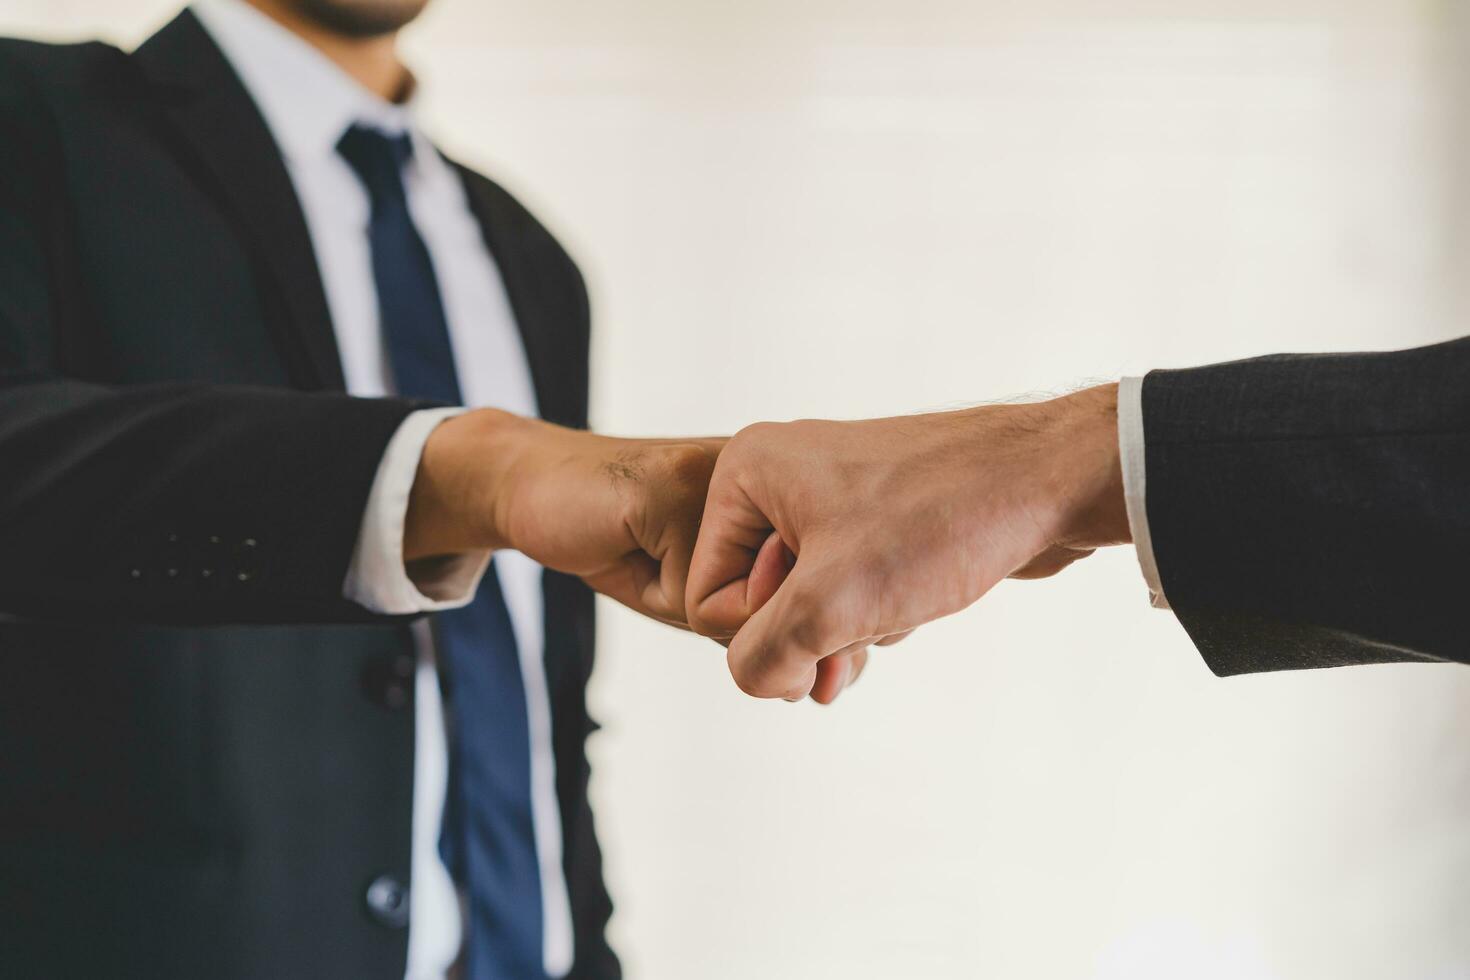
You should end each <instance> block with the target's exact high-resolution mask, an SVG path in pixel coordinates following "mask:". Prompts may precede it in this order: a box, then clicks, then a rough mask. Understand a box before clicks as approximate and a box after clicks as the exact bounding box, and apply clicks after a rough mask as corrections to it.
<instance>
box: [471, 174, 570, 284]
mask: <svg viewBox="0 0 1470 980" xmlns="http://www.w3.org/2000/svg"><path fill="white" fill-rule="evenodd" d="M450 162H451V164H452V165H453V167H454V169H455V170H457V171H458V172H459V174H460V176H461V177H462V178H463V179H464V182H465V186H466V189H467V190H468V191H469V194H470V198H471V200H472V202H473V203H474V204H475V206H476V207H477V208H478V209H481V210H483V211H484V212H486V213H487V214H488V215H489V216H490V217H491V219H492V220H493V221H494V222H496V223H498V224H500V225H502V227H509V228H512V229H514V231H515V233H516V234H517V236H519V237H521V238H522V239H523V240H524V241H525V242H526V244H528V245H532V246H538V245H539V246H543V247H546V248H548V249H550V250H553V251H555V252H556V253H557V254H558V255H559V256H560V257H561V258H563V259H564V260H565V261H566V263H567V264H568V265H569V266H570V267H571V269H572V271H573V272H577V265H576V262H575V261H574V260H573V259H572V257H571V255H570V254H569V253H568V252H567V249H566V247H565V246H564V245H563V244H562V243H561V242H560V241H559V240H558V239H557V237H556V235H555V234H553V233H552V231H551V229H549V228H548V227H547V226H546V225H545V224H544V223H542V221H541V220H540V219H539V218H537V217H536V215H535V214H533V213H532V212H531V209H530V208H528V207H527V206H526V205H525V204H523V203H522V202H521V201H520V199H519V198H517V197H516V196H515V195H514V194H512V193H511V192H510V191H508V190H506V189H505V188H504V187H502V186H501V185H500V184H499V183H497V182H495V181H494V180H491V179H490V178H489V177H486V176H485V175H484V174H482V173H479V172H478V171H475V170H471V169H470V168H469V167H466V166H465V165H463V164H461V163H458V162H455V161H450ZM577 275H578V278H579V279H580V277H581V273H580V272H577Z"/></svg>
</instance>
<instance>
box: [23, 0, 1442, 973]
mask: <svg viewBox="0 0 1470 980" xmlns="http://www.w3.org/2000/svg"><path fill="white" fill-rule="evenodd" d="M173 6H174V5H173V4H172V3H169V2H145V0H127V2H124V0H86V2H81V0H71V2H62V0H3V4H0V27H3V28H5V29H7V30H9V31H13V32H24V33H30V34H43V35H47V36H63V35H66V36H72V35H76V34H78V33H83V32H87V31H100V32H102V33H104V34H105V35H107V36H109V37H112V38H115V39H120V40H124V41H130V40H135V39H137V38H138V37H140V36H141V34H142V33H143V32H144V31H145V30H146V29H147V28H148V27H151V26H152V25H154V24H156V23H158V22H159V21H160V20H161V19H162V18H163V17H164V16H165V15H166V14H167V13H169V12H170V11H171V9H172V7H173ZM1460 20H1461V17H1460V10H1459V9H1458V5H1456V4H1454V3H1452V2H1449V0H1445V2H1441V3H1433V2H1429V0H1412V2H1408V0H1381V2H1367V0H1357V2H1326V0H1320V2H1310V0H1275V2H1264V0H1259V2H1257V0H1152V2H1145V0H1124V2H1113V3H1108V4H1096V3H1089V2H1086V0H1044V2H1035V0H1032V2H1027V3H1013V2H1006V0H902V2H900V0H779V2H778V0H749V2H745V3H739V4H736V3H724V2H721V3H715V2H711V0H603V2H601V3H590V2H585V0H582V2H574V0H538V2H527V0H496V2H475V0H436V3H435V4H434V7H433V9H432V10H431V13H430V14H429V16H428V17H427V18H426V19H425V21H424V22H423V23H422V24H421V25H420V26H419V27H417V28H416V29H415V30H414V32H413V34H412V36H411V38H410V42H409V50H410V52H411V55H412V57H413V61H414V63H415V65H416V67H417V68H418V70H419V72H420V74H421V75H422V77H423V79H424V82H425V96H426V110H427V115H428V117H429V120H430V123H431V128H432V130H433V131H434V132H435V133H436V134H437V135H438V136H439V137H440V138H441V141H442V143H443V144H444V145H445V146H446V147H447V148H449V149H450V150H451V151H453V152H456V153H458V154H460V155H462V156H464V157H466V158H468V159H469V160H470V161H472V162H475V163H477V164H479V165H481V166H483V167H484V168H486V169H488V170H489V171H490V172H491V173H492V174H495V175H498V176H500V177H502V178H503V179H504V180H505V181H506V182H507V183H508V184H509V185H510V186H511V187H512V188H513V189H515V190H516V191H518V192H520V193H522V194H523V196H525V197H526V198H527V199H528V200H529V201H531V202H532V203H533V204H534V205H535V206H537V207H538V209H539V210H540V211H541V212H542V213H543V214H544V215H545V216H546V217H547V218H548V219H549V220H550V221H551V223H552V224H553V225H554V226H555V227H556V228H557V229H558V230H559V231H560V232H561V234H562V235H563V236H564V238H565V239H566V240H567V242H568V243H569V244H570V245H571V246H572V248H573V250H574V252H575V253H576V254H577V256H578V258H579V259H580V260H581V261H582V262H583V263H584V265H585V267H586V269H587V270H588V272H589V277H590V280H591V283H592V286H593V289H594V294H595V305H596V309H597V314H598V322H597V327H596V329H597V341H596V354H597V367H596V372H595V378H596V392H595V396H596V397H595V401H596V417H597V421H598V423H599V424H600V425H601V426H602V427H604V428H607V429H610V430H613V431H617V432H627V433H634V432H659V433H676V432H687V431H697V432H718V431H729V430H731V429H733V428H736V427H738V426H740V425H741V424H743V423H745V422H747V421H751V420H753V419H755V418H757V417H774V418H788V417H793V416H800V415H815V414H821V415H839V416H853V415H870V414H878V413H889V412H902V411H907V410H911V409H915V408H921V407H934V406H946V405H953V404H957V403H963V402H968V401H973V400H979V399H983V398H988V397H996V396H1005V395H1012V394H1016V393H1022V392H1029V391H1043V390H1049V389H1054V388H1057V387H1064V386H1067V385H1070V384H1073V383H1075V382H1077V381H1079V380H1081V379H1085V378H1088V377H1114V376H1117V375H1118V374H1120V373H1122V372H1132V371H1139V370H1142V369H1145V368H1148V367H1150V366H1163V365H1182V364H1188V363H1191V362H1198V361H1202V360H1209V359H1220V358H1227V357H1235V356H1243V355H1248V354H1252V353H1259V352H1265V351H1269V350H1279V349H1324V348H1336V347H1354V348H1355V347H1374V346H1401V345H1409V344H1413V343H1416V342H1421V341H1426V340H1430V339H1434V338H1438V337H1444V336H1449V335H1452V334H1453V333H1454V332H1455V331H1456V323H1457V320H1458V314H1459V313H1460V312H1461V306H1462V303H1463V301H1464V299H1465V298H1466V297H1465V295H1464V291H1463V289H1462V287H1461V286H1460V282H1461V280H1462V279H1463V278H1464V277H1463V275H1460V274H1458V273H1459V270H1460V268H1461V267H1462V265H1463V262H1464V259H1465V254H1464V250H1465V248H1466V246H1467V242H1466V239H1465V235H1464V223H1463V222H1461V221H1460V220H1459V211H1460V209H1461V208H1462V207H1463V205H1464V202H1465V200H1466V198H1465V195H1464V194H1463V193H1462V192H1460V191H1459V190H1458V188H1457V182H1456V181H1452V180H1451V177H1452V175H1453V174H1454V172H1455V171H1456V170H1457V169H1458V167H1459V165H1460V164H1461V163H1462V162H1463V161H1464V159H1465V154H1464V153H1462V152H1461V146H1460V145H1459V143H1458V141H1459V139H1460V134H1461V132H1462V130H1463V126H1462V125H1461V124H1460V123H1459V122H1458V119H1459V117H1460V116H1461V115H1463V113H1464V108H1465V106H1464V102H1465V100H1464V97H1463V96H1462V95H1460V94H1459V92H1460V89H1459V86H1457V85H1456V84H1454V82H1453V81H1452V79H1451V75H1450V74H1449V73H1441V71H1440V67H1439V66H1441V65H1444V64H1448V63H1450V62H1453V61H1455V60H1457V59H1456V58H1455V57H1454V54H1455V51H1454V50H1453V49H1454V46H1455V41H1456V38H1457V37H1458V31H1459V30H1460V27H1461V25H1460ZM1203 516H1205V517H1207V515H1203ZM1202 560H1207V559H1205V558H1202ZM603 613H604V617H603V625H604V627H605V628H604V632H603V639H602V646H601V655H602V660H601V666H600V668H599V671H598V674H597V677H596V680H595V684H594V689H593V700H594V702H595V706H596V711H597V714H598V715H600V716H601V718H602V719H603V720H604V721H605V723H606V726H607V727H606V730H605V731H604V733H603V734H601V735H600V736H598V737H597V739H596V741H595V743H594V756H595V764H596V766H597V777H596V783H595V793H596V797H597V802H598V804H599V808H600V814H601V827H602V830H603V834H604V838H605V844H606V850H607V854H608V867H609V873H610V876H611V880H612V886H613V889H614V892H615V896H616V898H617V900H618V905H619V913H618V916H617V918H616V920H615V924H614V926H615V940H616V942H617V944H618V946H619V948H620V949H621V950H622V952H623V953H624V955H625V957H626V960H627V963H628V966H629V968H630V975H631V976H632V977H634V978H645V980H690V978H713V980H752V978H760V980H813V978H827V977H830V978H842V980H857V978H873V980H898V978H946V980H947V978H969V977H982V976H983V977H994V978H1022V980H1031V978H1047V980H1049V978H1059V980H1061V978H1068V980H1070V978H1077V977H1096V978H1106V980H1125V978H1126V980H1139V978H1150V980H1152V978H1158V980H1175V978H1182V977H1188V978H1191V980H1212V978H1220V980H1226V978H1229V980H1238V978H1246V977H1251V978H1255V977H1259V978H1280V980H1380V978H1421V977H1423V978H1434V980H1448V978H1451V977H1457V978H1458V977H1466V976H1470V929H1466V928H1465V923H1466V921H1467V914H1470V834H1467V833H1466V831H1465V828H1466V827H1467V826H1470V764H1467V754H1466V752H1465V750H1464V746H1465V745H1466V744H1467V743H1470V721H1467V720H1465V717H1464V716H1465V713H1466V712H1465V709H1466V707H1467V706H1470V672H1464V671H1461V670H1458V669H1454V668H1437V667H1422V666H1419V667H1386V668H1365V669H1360V670H1355V671H1347V672H1340V673H1336V674H1334V673H1321V674H1314V675H1298V676H1278V677H1258V678H1243V679H1235V680H1231V681H1220V680H1216V679H1214V678H1213V677H1211V676H1210V674H1209V673H1208V671H1207V670H1206V669H1205V668H1204V666H1203V665H1202V664H1201V662H1200V660H1199V658H1198V656H1197V655H1196V654H1195V653H1194V651H1193V649H1192V648H1191V647H1190V645H1189V643H1188V640H1187V638H1186V637H1185V635H1184V634H1183V632H1182V631H1181V629H1180V628H1179V626H1178V625H1177V624H1176V622H1175V621H1174V620H1173V618H1172V617H1171V616H1169V615H1168V614H1167V613H1160V612H1155V611H1152V610H1150V609H1149V608H1148V607H1147V605H1146V604H1145V602H1144V595H1143V587H1142V584H1141V582H1140V580H1139V577H1138V574H1137V570H1136V567H1135V565H1134V563H1133V559H1132V556H1131V555H1130V554H1128V553H1126V552H1123V551H1117V552H1116V553H1112V554H1106V555H1102V556H1099V557H1098V558H1095V559H1093V560H1091V561H1089V562H1087V563H1085V564H1084V566H1082V567H1079V568H1077V569H1076V570H1074V571H1072V572H1069V573H1068V574H1067V575H1066V576H1064V577H1063V578H1062V579H1060V580H1058V581H1056V582H1053V583H1047V584H1030V583H1018V584H1007V585H1005V586H1003V587H1001V588H1000V589H999V590H997V591H996V593H994V594H993V595H992V596H991V597H990V598H988V599H987V600H986V601H985V602H984V603H982V604H981V605H980V606H979V607H977V608H975V609H972V610H970V611H969V612H967V613H965V614H962V615H960V616H957V617H954V618H953V619H951V620H949V621H946V622H943V623H940V624H936V625H935V626H933V627H931V628H929V629H927V630H925V631H923V632H921V633H920V634H919V635H918V636H916V637H914V638H913V639H912V640H911V641H909V642H908V643H906V644H905V645H904V646H902V647H899V648H897V649H895V650H893V651H888V652H884V653H883V654H882V655H881V656H879V657H878V658H876V661H875V663H874V664H873V666H872V667H871V669H870V675H869V676H867V677H865V678H864V680H863V682H862V684H861V685H859V686H858V687H857V688H855V689H854V690H853V691H852V692H851V693H850V694H849V695H848V696H847V697H846V698H844V700H843V701H842V702H840V703H839V704H838V705H837V706H836V707H835V708H834V709H830V710H822V709H820V708H818V707H816V706H814V705H809V704H808V705H800V706H792V705H787V704H784V703H776V704H766V703H757V702H754V701H750V700H747V699H745V698H743V697H742V696H740V695H739V694H738V693H737V692H736V691H735V689H734V687H733V685H732V684H731V683H730V682H729V680H728V678H727V676H726V675H725V673H724V666H723V657H722V654H721V651H719V650H718V649H717V648H715V647H713V646H706V645H704V644H702V643H700V642H697V641H695V640H693V639H691V638H688V637H685V636H682V635H677V634H675V633H673V632H672V631H668V630H664V629H662V628H660V627H657V626H654V625H650V624H647V623H643V622H639V621H636V620H635V619H634V618H633V617H631V616H630V615H628V614H626V613H624V612H622V611H621V610H619V609H614V608H611V607H606V608H604V609H603Z"/></svg>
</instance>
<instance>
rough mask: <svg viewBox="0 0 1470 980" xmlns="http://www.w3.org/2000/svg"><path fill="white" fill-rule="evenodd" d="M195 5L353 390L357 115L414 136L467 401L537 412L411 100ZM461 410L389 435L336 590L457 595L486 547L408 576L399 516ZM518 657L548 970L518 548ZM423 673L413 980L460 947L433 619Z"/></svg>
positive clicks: (530, 581) (365, 260) (498, 286)
mask: <svg viewBox="0 0 1470 980" xmlns="http://www.w3.org/2000/svg"><path fill="white" fill-rule="evenodd" d="M193 10H194V12H195V14H196V15H197V16H198V17H199V19H200V21H201V22H202V23H203V24H204V26H205V28H206V29H207V30H208V31H209V33H210V35H211V36H212V37H213V38H214V40H215V42H216V43H217V44H218V45H219V47H220V48H221V50H223V52H224V54H225V57H226V58H227V59H228V60H229V61H230V63H231V64H232V65H233V67H234V69H235V71H236V73H237V74H238V75H239V76H240V78H241V80H242V81H243V82H244V84H245V88H246V90H247V91H248V92H249V93H250V95H251V97H252V98H253V99H254V100H255V104H256V105H257V106H258V107H259V109H260V112H261V115H262V116H264V118H265V121H266V123H267V125H268V126H269V127H270V130H271V132H272V134H273V135H274V136H275V140H276V143H277V144H278V146H279V147H280V149H281V152H282V154H283V156H284V157H285V161H286V169H287V171H288V172H289V173H290V176H291V181H292V184H293V185H294V187H295V190H296V195H297V197H298V198H299V199H300V202H301V207H302V210H303V212H304V214H305V217H306V226H307V229H308V232H309V234H310V236H311V243H312V246H313V249H314V250H315V254H316V260H317V266H318V268H319V270H320V272H321V278H322V286H323V288H324V290H325V292H326V299H327V305H328V307H329V309H330V311H331V315H332V325H333V328H334V331H335V334H336V340H337V348H338V350H339V351H340V353H341V358H342V372H343V375H344V377H345V379H346V383H347V390H348V391H349V392H350V393H351V394H354V395H361V396H368V397H376V396H384V395H390V394H392V375H391V371H390V369H389V364H388V359H387V356H386V354H385V351H384V347H383V340H382V335H381V332H380V329H379V326H380V325H379V315H378V299H377V293H376V291H375V286H374V280H373V271H372V255H371V252H370V249H369V245H368V237H367V228H368V219H369V216H370V212H371V203H370V201H369V198H368V194H367V191H366V189H365V188H364V187H363V186H362V184H361V182H360V181H359V179H358V177H357V175H356V174H355V173H354V172H353V170H352V168H351V167H350V166H349V165H348V164H347V162H346V160H344V159H343V158H342V157H341V156H340V155H339V154H338V153H337V149H336V145H337V141H338V139H340V138H341V136H342V134H343V133H344V132H346V130H347V128H348V127H349V126H350V125H352V124H353V123H357V122H361V123H365V124H367V125H370V126H374V127H377V128H378V129H381V130H383V131H384V132H388V133H402V132H408V133H409V134H410V137H411V139H412V141H413V147H414V153H413V158H412V160H411V161H410V162H409V163H408V164H407V165H406V167H405V170H404V184H405V188H406V191H407V196H408V207H409V212H410V213H411V215H412V216H413V220H414V224H415V225H416V226H417V228H418V231H419V234H420V236H422V238H423V240H424V244H425V246H426V247H427V248H428V250H429V255H430V257H431V259H432V261H433V266H434V271H435V276H436V279H437V280H438V285H439V291H440V293H441V295H442V297H443V301H444V312H445V315H446V319H447V320H448V323H449V335H450V341H451V343H452V345H453V348H454V354H455V365H456V368H457V370H458V375H459V386H460V391H461V392H462V393H463V395H464V400H465V404H466V405H467V406H471V407H485V406H493V407H497V408H502V409H505V410H507V411H511V412H515V413H517V414H520V415H535V414H536V396H535V391H534V389H533V387H532V383H531V375H530V368H529V365H528V364H527V361H526V354H525V350H524V349H523V347H522V344H521V339H520V334H519V333H518V332H517V329H516V325H515V319H514V315H513V313H512V311H511V308H510V303H509V301H508V299H507V297H506V293H505V288H504V285H503V283H502V282H501V278H500V271H499V269H498V267H497V266H496V264H495V260H494V258H493V257H492V256H491V254H490V251H489V248H488V246H487V245H486V244H485V240H484V237H483V234H482V231H481V228H480V226H479V223H478V221H477V220H476V219H475V217H474V215H473V214H472V213H471V212H470V209H469V205H468V201H467V199H466V196H465V189H464V186H463V184H462V183H461V181H460V179H459V177H458V175H457V174H456V173H455V172H454V170H453V169H452V168H451V167H450V166H449V165H448V164H447V163H446V162H445V161H444V159H443V158H442V157H440V156H439V154H438V153H437V151H436V150H435V149H434V148H433V146H432V145H431V144H430V143H429V142H428V141H427V140H425V139H424V138H423V136H422V135H421V134H420V133H419V132H418V131H417V130H416V129H415V128H414V126H413V122H412V115H411V111H410V107H409V106H408V105H406V104H392V103H389V102H386V101H384V100H382V99H380V98H378V97H377V96H376V95H374V94H373V93H371V92H369V91H367V90H366V89H364V88H363V87H361V86H360V85H359V84H358V83H357V82H356V81H354V80H353V79H352V78H351V77H350V76H348V75H347V74H345V73H344V72H342V71H341V70H340V69H339V68H338V67H337V66H336V65H335V64H333V63H332V62H331V61H330V60H328V59H327V58H326V57H325V56H324V55H322V54H321V53H320V52H319V51H317V49H315V48H314V47H312V46H311V45H310V44H308V43H307V42H306V41H304V40H302V39H301V38H300V37H298V36H297V35H295V34H293V33H292V32H291V31H289V30H287V29H286V28H285V27H283V26H281V25H280V24H278V23H277V22H275V21H274V20H272V19H270V18H269V17H268V16H266V15H265V14H263V13H261V12H260V11H258V10H256V9H255V8H254V7H251V6H249V5H248V4H245V3H243V2H241V0H198V2H196V3H195V4H194V6H193ZM455 411H457V410H456V409H443V410H433V411H423V412H416V413H414V414H412V415H410V416H409V417H408V418H407V419H406V420H405V421H404V422H403V424H402V425H401V426H400V427H399V430H398V431H397V433H395V434H394V436H393V438H392V439H391V440H390V442H389V444H388V447H387V450H386V451H385V453H384V456H383V461H382V463H381V464H380V466H379V468H378V472H377V476H376V478H375V480H374V482H373V487H372V490H371V493H370V495H369V498H368V503H367V507H366V510H365V512H364V514H363V520H362V526H361V531H360V534H359V538H358V542H357V548H356V551H355V552H354V555H353V558H352V563H351V566H350V568H349V570H348V575H347V580H346V582H345V583H344V585H343V591H344V594H345V595H346V596H347V597H348V598H349V599H352V600H354V601H356V602H358V603H360V604H361V605H363V606H364V607H366V608H368V609H371V610H373V611H375V612H382V613H393V614H408V613H418V612H431V611H434V610H438V609H444V608H452V607H455V606H462V605H464V604H466V603H467V602H469V601H470V599H471V598H472V597H473V595H474V592H475V588H476V587H477V585H478V584H479V581H480V578H481V576H482V575H483V574H484V571H485V568H486V566H487V564H488V562H489V561H490V560H491V557H490V555H489V554H488V553H478V554H468V555H463V556H460V557H459V558H457V559H454V560H451V561H448V562H445V563H443V564H440V565H437V566H436V567H435V568H434V570H433V572H432V573H431V575H432V577H425V575H424V574H421V573H420V574H416V575H415V576H413V577H410V575H409V573H408V571H407V569H406V568H405V566H404V561H403V522H404V516H405V513H406V511H407V508H408V496H409V491H410V489H411V488H412V486H413V480H414V474H415V472H416V470H417V467H418V462H419V457H420V455H421V454H422V452H423V447H424V443H425V442H426V441H427V439H428V437H429V434H430V432H432V431H433V429H434V427H435V426H436V425H438V424H439V423H440V422H442V421H443V420H444V419H445V418H446V417H448V416H449V415H452V414H453V413H454V412H455ZM494 561H495V568H496V573H497V575H498V576H499V579H500V583H501V588H502V590H503V592H504V594H505V601H506V605H507V607H508V608H509V611H510V618H511V624H512V629H513V631H514V633H515V637H516V642H517V646H518V647H519V651H520V658H521V674H522V677H523V679H524V684H525V689H526V705H527V717H528V721H529V725H530V733H529V734H530V745H531V783H532V787H531V788H532V794H531V796H532V798H531V804H532V818H533V823H534V829H535V838H536V849H537V856H538V859H539V863H540V869H541V885H542V888H541V894H542V902H543V923H544V947H543V958H544V962H545V967H546V972H547V974H548V975H549V976H552V977H558V976H562V975H564V974H565V973H566V972H567V971H568V970H569V969H570V968H571V964H572V956H573V949H572V921H571V905H570V902H569V900H568V897H567V888H566V881H565V877H564V875H563V873H562V837H561V818H560V811H559V809H558V807H557V798H556V772H555V760H554V756H553V754H552V741H551V706H550V701H549V698H548V695H547V689H546V674H545V670H544V664H543V660H542V653H543V645H544V637H543V630H542V593H541V568H540V566H538V565H536V564H535V563H534V562H532V561H531V560H530V559H528V558H526V557H525V556H524V555H521V554H519V553H516V552H505V551H502V552H499V553H497V554H496V555H495V556H494ZM415 636H416V639H417V643H418V650H419V666H418V674H417V685H416V686H417V694H416V704H415V709H416V715H415V751H414V793H413V842H412V853H413V868H412V880H411V882H410V892H409V938H408V966H407V973H406V980H443V978H444V977H445V975H446V973H447V971H448V970H449V969H450V967H451V966H452V965H453V963H454V961H455V959H456V958H457V957H458V955H459V952H460V947H461V936H462V926H461V919H460V900H459V896H458V894H457V892H456V889H455V887H454V884H453V882H452V880H451V878H450V876H449V873H448V871H447V870H446V868H445V867H444V865H443V863H442V861H441V860H440V857H439V849H438V841H439V830H440V823H441V819H442V815H443V807H444V794H445V785H446V776H447V771H448V765H447V751H446V745H445V730H444V715H443V705H442V701H441V693H440V689H439V681H438V675H437V672H436V670H435V665H434V653H433V646H432V642H431V637H430V633H429V630H428V627H427V624H426V623H424V622H420V623H418V624H416V626H415Z"/></svg>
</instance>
